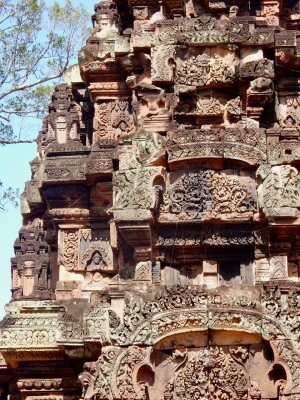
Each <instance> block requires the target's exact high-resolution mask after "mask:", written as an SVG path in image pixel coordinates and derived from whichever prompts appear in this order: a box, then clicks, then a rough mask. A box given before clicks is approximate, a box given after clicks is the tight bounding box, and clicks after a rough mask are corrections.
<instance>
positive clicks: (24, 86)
mask: <svg viewBox="0 0 300 400" xmlns="http://www.w3.org/2000/svg"><path fill="white" fill-rule="evenodd" d="M68 63H69V60H67V61H66V63H65V65H64V67H63V68H62V70H61V71H60V72H58V73H57V74H55V75H51V76H46V78H43V79H39V80H37V81H35V82H32V83H26V84H24V85H20V86H17V87H15V88H11V89H9V90H6V92H3V93H2V94H1V95H0V100H2V99H3V98H4V97H6V96H8V95H9V94H11V93H14V92H18V91H21V90H25V89H29V88H31V87H33V86H36V85H40V84H41V83H44V82H48V81H51V80H52V79H56V78H60V77H61V76H62V75H63V73H64V72H65V70H66V69H67V65H68Z"/></svg>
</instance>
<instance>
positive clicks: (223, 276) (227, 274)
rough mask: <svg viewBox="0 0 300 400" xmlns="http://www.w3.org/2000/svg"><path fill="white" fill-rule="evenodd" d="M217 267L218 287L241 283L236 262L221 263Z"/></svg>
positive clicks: (238, 266) (239, 270)
mask: <svg viewBox="0 0 300 400" xmlns="http://www.w3.org/2000/svg"><path fill="white" fill-rule="evenodd" d="M219 265H220V266H219V274H220V280H219V283H220V285H232V284H240V283H241V267H240V263H239V262H238V261H221V262H220V264H219Z"/></svg>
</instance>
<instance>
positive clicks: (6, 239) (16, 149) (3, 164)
mask: <svg viewBox="0 0 300 400" xmlns="http://www.w3.org/2000/svg"><path fill="white" fill-rule="evenodd" d="M53 3H54V1H49V0H47V1H46V5H47V6H49V5H51V4H53ZM72 3H73V5H75V6H78V5H79V4H81V3H84V2H83V1H82V0H73V1H72ZM95 3H96V1H90V2H88V3H84V5H85V8H86V9H87V11H88V12H89V13H90V14H93V9H94V7H93V6H94V4H95ZM60 4H61V3H60ZM90 26H91V25H89V26H88V27H87V28H90ZM88 36H89V34H88V33H87V38H88ZM74 63H76V60H72V62H71V63H70V64H74ZM50 102H51V99H50V98H49V103H50ZM38 131H39V129H38V127H36V128H34V130H33V131H32V132H31V133H30V135H28V136H30V138H31V137H32V138H36V137H37V135H38ZM36 148H37V145H36V143H31V144H10V145H6V146H0V171H1V172H0V174H1V175H0V178H1V181H2V183H3V188H7V187H10V186H11V187H13V188H19V189H20V194H21V193H22V192H23V190H24V185H25V182H26V181H28V180H30V176H31V172H30V166H29V162H30V161H32V160H33V159H34V158H35V156H36V155H37V150H36ZM21 227H22V216H21V213H20V209H19V208H14V207H13V206H12V205H7V210H6V211H4V212H0V320H1V319H2V318H3V317H4V316H5V309H4V307H5V304H7V303H8V302H9V300H10V299H11V291H10V289H11V269H10V258H11V257H14V251H13V245H14V241H15V239H16V238H17V237H18V232H19V229H20V228H21Z"/></svg>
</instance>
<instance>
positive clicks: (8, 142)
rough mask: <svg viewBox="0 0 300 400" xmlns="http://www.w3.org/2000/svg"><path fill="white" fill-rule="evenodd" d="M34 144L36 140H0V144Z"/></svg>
mask: <svg viewBox="0 0 300 400" xmlns="http://www.w3.org/2000/svg"><path fill="white" fill-rule="evenodd" d="M34 142H36V139H31V140H19V139H18V140H4V139H0V144H19V143H34Z"/></svg>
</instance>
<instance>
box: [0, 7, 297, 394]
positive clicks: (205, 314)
mask: <svg viewBox="0 0 300 400" xmlns="http://www.w3.org/2000/svg"><path fill="white" fill-rule="evenodd" d="M92 24H93V32H92V35H91V36H90V37H89V38H88V39H87V42H86V46H85V47H83V48H82V50H81V51H80V54H79V67H73V68H71V70H69V71H68V73H66V82H67V83H64V84H60V85H58V86H56V88H55V91H54V92H53V95H52V101H51V102H50V105H49V113H48V115H47V116H46V117H45V118H44V122H43V127H42V130H41V132H40V133H39V135H38V139H37V143H38V154H37V157H36V158H35V159H34V160H33V161H32V162H31V163H30V165H31V170H32V175H31V179H30V180H29V181H28V182H27V183H26V185H25V190H24V193H23V194H22V197H21V212H22V216H23V226H22V227H21V229H20V231H19V234H18V238H17V239H16V241H15V243H14V253H15V255H14V257H13V258H12V259H11V274H12V299H11V301H10V302H9V303H8V304H7V306H6V316H5V318H4V319H3V320H2V322H1V323H0V327H1V333H0V352H1V358H0V371H1V372H0V387H1V390H0V397H1V399H2V400H3V399H7V398H8V399H9V400H79V399H83V400H259V399H265V400H271V399H274V400H275V399H277V400H281V399H285V400H299V399H300V282H299V276H300V269H299V266H300V265H299V260H300V236H299V230H300V212H299V210H300V174H299V170H300V2H297V1H293V0H255V1H252V0H250V1H246V0H223V1H218V0H184V1H183V2H182V1H181V0H130V1H128V3H127V1H125V0H115V1H114V2H113V1H102V2H100V3H98V4H96V5H95V13H94V15H93V16H92ZM76 68H77V71H79V70H80V74H79V72H78V73H76ZM80 75H81V76H80ZM8 300H9V299H8ZM7 396H9V397H7Z"/></svg>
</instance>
